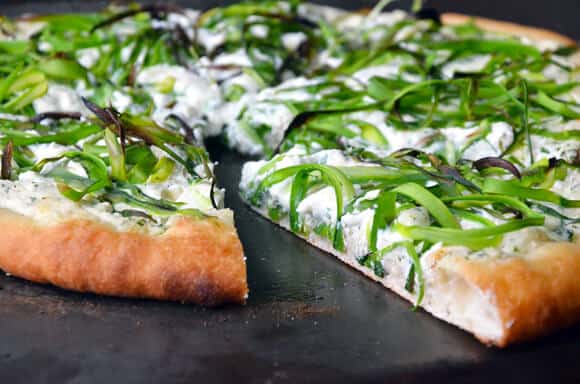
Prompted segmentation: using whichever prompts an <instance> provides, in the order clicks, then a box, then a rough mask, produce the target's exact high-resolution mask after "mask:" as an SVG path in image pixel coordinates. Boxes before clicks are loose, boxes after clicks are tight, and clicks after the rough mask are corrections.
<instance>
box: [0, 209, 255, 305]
mask: <svg viewBox="0 0 580 384" xmlns="http://www.w3.org/2000/svg"><path fill="white" fill-rule="evenodd" d="M0 228H1V231H0V268H2V269H3V270H4V271H5V272H8V273H10V274H12V275H15V276H18V277H21V278H24V279H27V280H30V281H34V282H38V283H50V284H53V285H56V286H58V287H61V288H65V289H69V290H74V291H79V292H92V293H97V294H102V295H110V296H122V297H134V298H149V299H159V300H172V301H182V302H193V303H198V304H202V305H207V306H215V305H220V304H223V303H228V302H229V303H244V302H245V299H246V297H247V293H248V287H247V282H246V265H245V259H244V253H243V249H242V245H241V243H240V240H239V238H238V235H237V233H236V230H235V228H234V227H233V226H232V225H229V224H226V223H225V222H223V221H220V220H218V219H214V218H210V219H200V220H194V219H188V218H180V219H179V220H177V221H176V223H175V224H174V225H172V226H171V227H170V228H169V229H168V230H167V231H166V232H165V233H163V234H162V235H158V236H150V235H146V234H141V233H135V232H119V231H116V230H114V229H112V228H109V227H106V226H104V225H101V224H99V223H95V222H92V221H89V220H70V221H66V222H63V223H59V224H55V225H50V226H40V225H37V224H36V223H35V222H34V221H33V220H32V219H30V218H27V217H24V216H21V215H17V214H14V213H12V212H10V211H7V210H0Z"/></svg>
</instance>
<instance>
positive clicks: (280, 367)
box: [0, 0, 580, 384]
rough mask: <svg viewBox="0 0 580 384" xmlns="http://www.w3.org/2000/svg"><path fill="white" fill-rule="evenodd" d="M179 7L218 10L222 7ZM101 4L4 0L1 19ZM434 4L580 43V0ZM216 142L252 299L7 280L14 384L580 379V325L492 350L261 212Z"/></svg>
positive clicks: (5, 317) (0, 302)
mask: <svg viewBox="0 0 580 384" xmlns="http://www.w3.org/2000/svg"><path fill="white" fill-rule="evenodd" d="M180 3H184V4H190V5H191V6H192V7H203V8H207V7H210V6H212V5H215V4H217V3H218V2H217V1H203V2H202V1H191V2H180ZM328 3H329V4H333V5H344V6H348V7H349V8H360V7H362V6H371V5H372V4H373V2H371V1H362V2H358V3H355V2H345V1H329V2H328ZM396 4H397V5H399V6H406V5H407V4H408V3H406V2H404V1H400V2H397V3H396ZM100 5H104V2H100V1H94V2H91V1H83V2H81V1H76V2H75V1H68V2H66V1H52V2H48V1H46V2H41V1H22V0H20V1H6V0H4V1H0V9H2V10H1V11H0V12H2V13H6V14H11V15H16V14H20V13H22V12H32V11H34V12H63V11H71V10H73V11H78V10H83V9H85V10H86V9H89V8H94V7H95V6H100ZM428 5H430V6H438V7H439V8H440V9H441V10H453V11H461V12H464V13H472V14H477V15H483V16H488V17H496V18H501V19H505V20H512V21H518V22H521V23H527V24H531V25H537V26H542V27H545V28H551V29H554V30H557V31H560V32H563V33H565V34H568V35H570V36H572V37H574V38H576V39H580V17H579V16H580V1H578V0H561V1H523V0H521V1H514V0H512V1H508V0H504V1H498V0H487V1H475V0H471V1H467V0H464V1H459V0H455V1H452V0H448V1H436V0H432V1H430V2H429V3H428ZM2 7H3V8H2ZM209 147H210V150H211V152H212V158H213V159H214V160H218V161H219V162H220V164H221V165H220V166H219V168H218V176H219V178H220V180H221V183H222V185H224V186H225V187H226V188H227V190H228V194H227V199H226V200H227V205H228V206H230V207H232V208H233V209H234V210H235V211H236V221H237V225H238V228H239V232H240V237H241V239H242V242H243V243H244V248H245V252H246V256H247V257H248V277H249V283H250V288H251V293H250V299H249V301H248V304H247V305H246V306H244V307H240V306H227V307H224V308H219V309H204V308H201V307H197V306H191V305H180V304H173V303H161V302H153V301H138V300H125V299H115V298H104V297H96V296H94V295H83V294H76V293H70V292H64V291H62V290H59V289H57V288H52V287H47V286H40V285H36V284H31V283H27V282H24V281H22V280H20V279H16V278H12V277H5V276H0V383H1V384H4V383H7V384H8V383H27V384H30V383H86V382H94V383H149V382H151V383H194V382H203V383H213V382H234V381H236V382H252V383H295V382H334V383H338V382H389V383H398V382H405V383H419V382H427V381H429V382H443V383H455V382H468V383H489V382H492V381H497V382H511V383H516V382H517V383H519V382H521V383H546V382H556V383H562V382H580V364H579V363H580V327H575V328H573V329H569V330H565V331H562V332H559V333H557V334H555V335H552V336H549V337H546V338H543V339H541V340H538V341H536V342H533V343H527V344H523V345H516V346H513V347H510V348H507V349H505V350H497V349H492V348H487V347H485V346H482V345H481V344H479V343H478V342H477V341H476V340H475V339H473V338H472V337H471V336H470V335H468V334H466V333H465V332H462V331H460V330H458V329H456V328H454V327H452V326H449V325H447V324H445V323H443V322H441V321H439V320H436V319H434V318H432V317H431V316H430V315H428V314H426V313H424V312H423V311H417V312H413V311H411V309H410V305H409V303H407V302H404V301H403V300H401V299H399V298H398V297H397V296H396V295H394V294H392V293H390V292H388V291H387V290H385V289H383V288H382V287H381V286H379V285H378V284H375V283H373V282H371V281H369V280H368V279H366V278H365V277H363V276H361V275H359V274H358V273H357V272H355V271H353V270H351V269H349V268H348V267H346V266H344V265H342V264H341V263H340V262H339V261H337V260H335V259H334V258H332V257H330V256H328V255H326V254H324V253H323V252H320V251H318V250H316V249H314V248H312V247H310V246H309V245H307V244H305V243H304V242H302V241H301V240H299V239H297V238H295V237H293V236H292V235H291V234H289V233H287V232H285V231H283V230H281V229H279V228H277V227H274V226H272V225H271V224H270V223H268V222H267V221H265V220H263V219H261V218H259V217H257V216H256V215H254V214H253V213H251V212H250V211H249V210H248V209H247V208H246V207H244V206H243V204H242V202H241V201H240V199H239V198H238V196H237V193H236V191H237V187H236V186H237V182H238V179H239V171H240V166H241V163H242V162H243V160H244V159H243V158H241V157H239V156H237V155H235V154H233V153H231V152H227V151H225V150H224V148H223V147H222V146H221V145H220V144H218V143H210V145H209Z"/></svg>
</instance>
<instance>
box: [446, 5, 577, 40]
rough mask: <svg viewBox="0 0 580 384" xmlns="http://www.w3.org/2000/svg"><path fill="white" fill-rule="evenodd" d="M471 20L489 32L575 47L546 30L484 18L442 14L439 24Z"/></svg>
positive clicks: (563, 37)
mask: <svg viewBox="0 0 580 384" xmlns="http://www.w3.org/2000/svg"><path fill="white" fill-rule="evenodd" d="M471 20H473V22H474V23H475V24H476V25H477V26H478V27H479V28H481V29H484V30H486V31H490V32H499V33H505V34H509V35H514V36H519V37H526V38H528V39H532V40H535V41H545V40H547V41H554V42H557V43H559V44H561V45H565V46H568V45H576V42H575V41H574V40H572V39H571V38H569V37H567V36H564V35H562V34H560V33H557V32H554V31H550V30H548V29H543V28H536V27H529V26H526V25H521V24H516V23H512V22H508V21H500V20H493V19H487V18H485V17H476V16H468V15H462V14H459V13H444V14H442V15H441V22H442V23H443V24H446V25H457V24H464V23H467V22H469V21H471Z"/></svg>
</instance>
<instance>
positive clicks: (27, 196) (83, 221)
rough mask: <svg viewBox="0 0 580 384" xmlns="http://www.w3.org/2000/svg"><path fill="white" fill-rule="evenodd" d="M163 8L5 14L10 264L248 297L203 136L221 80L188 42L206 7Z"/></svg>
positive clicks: (3, 195)
mask: <svg viewBox="0 0 580 384" xmlns="http://www.w3.org/2000/svg"><path fill="white" fill-rule="evenodd" d="M161 8H163V7H161ZM161 8H159V7H149V8H147V7H143V8H135V9H115V10H113V12H110V11H108V10H107V11H105V12H104V13H100V14H86V15H50V16H35V17H28V18H26V19H19V20H15V21H9V20H4V22H3V23H4V24H3V29H2V31H3V34H5V36H3V40H2V41H0V50H1V51H2V60H3V66H2V69H1V71H2V72H3V79H2V85H1V88H2V92H1V95H0V98H1V100H2V106H1V109H2V115H1V116H0V143H1V147H2V166H1V175H2V177H1V180H0V213H1V215H0V220H1V222H2V224H1V226H2V235H0V267H1V268H2V269H3V270H4V271H5V272H7V273H9V274H12V275H15V276H19V277H23V278H25V279H28V280H31V281H35V282H40V283H51V284H54V285H56V286H59V287H62V288H66V289H71V290H76V291H81V292H93V293H97V294H106V295H114V296H125V297H143V298H153V299H163V300H176V301H187V302H195V303H200V304H204V305H218V304H222V303H226V302H233V303H243V302H245V300H246V297H247V293H248V287H247V281H246V266H245V257H244V252H243V249H242V245H241V243H240V240H239V238H238V235H237V233H236V230H235V227H234V220H233V213H232V212H231V211H230V210H229V209H226V208H223V196H224V191H223V190H221V189H219V187H218V186H217V183H216V180H215V175H214V171H213V168H214V164H213V163H212V162H211V161H210V160H209V157H208V154H207V152H206V150H205V148H204V147H203V142H202V139H203V137H205V136H211V135H215V134H216V133H215V129H213V128H212V125H211V123H210V122H208V121H207V119H206V118H205V110H206V108H209V106H210V105H211V103H214V102H215V100H216V99H217V98H219V97H220V90H219V89H218V87H217V85H216V84H215V82H214V81H212V79H211V78H205V77H203V76H200V75H199V74H196V73H195V72H194V71H193V70H191V69H189V68H190V67H189V65H194V64H195V60H194V58H193V56H192V55H191V52H190V50H189V47H187V46H182V45H179V46H178V45H177V43H176V41H177V39H178V37H176V36H175V35H176V34H177V35H178V36H179V38H180V39H183V40H187V39H188V38H189V37H188V36H190V35H191V30H192V28H193V27H192V26H193V25H194V22H195V19H196V17H197V15H198V13H195V12H193V13H192V11H187V10H173V9H169V8H168V9H165V8H163V9H161ZM155 12H159V13H163V14H164V15H163V16H159V17H158V18H159V20H158V19H156V18H154V17H152V16H150V14H151V13H155ZM161 19H162V20H161ZM115 20H116V21H115ZM162 22H165V23H166V24H164V25H161V26H159V25H157V26H156V25H155V23H157V24H162ZM186 30H187V31H186ZM180 33H182V34H183V35H180ZM164 41H169V42H170V43H172V44H174V45H175V46H173V47H172V46H171V45H169V46H167V45H161V43H162V42H164ZM197 93H201V95H198V97H197V98H195V97H194V96H195V95H196V94H197Z"/></svg>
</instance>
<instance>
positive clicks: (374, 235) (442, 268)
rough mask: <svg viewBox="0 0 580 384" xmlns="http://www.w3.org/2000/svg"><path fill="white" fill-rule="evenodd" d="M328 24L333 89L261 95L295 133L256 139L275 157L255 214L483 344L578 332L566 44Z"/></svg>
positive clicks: (252, 173)
mask: <svg viewBox="0 0 580 384" xmlns="http://www.w3.org/2000/svg"><path fill="white" fill-rule="evenodd" d="M324 12H325V13H326V14H327V16H326V17H327V19H332V20H334V27H335V28H337V30H339V31H341V33H342V34H343V35H342V37H343V39H342V40H341V42H342V44H344V45H343V47H342V52H345V53H344V55H343V56H342V57H340V60H339V62H338V63H333V64H335V68H334V69H332V70H330V71H329V72H328V73H326V74H320V75H319V76H316V77H312V78H310V79H308V80H307V81H303V82H302V83H301V84H295V83H289V84H288V86H286V84H284V83H283V84H281V85H279V86H278V87H276V88H275V89H273V90H272V91H270V92H268V91H267V90H265V91H263V92H262V93H263V94H268V97H267V98H266V97H264V98H263V99H262V100H261V101H260V102H261V103H266V104H268V103H269V104H272V105H276V106H278V107H277V108H286V110H287V111H288V112H289V113H287V115H288V116H289V117H287V118H286V121H287V123H286V124H282V129H281V130H280V131H278V134H277V137H279V138H281V139H282V142H281V143H280V142H277V141H274V143H273V145H272V144H271V141H269V140H263V141H262V149H261V151H262V152H263V153H268V152H270V153H273V154H274V155H273V156H271V157H270V159H269V160H261V161H251V162H248V163H246V164H245V165H244V168H243V172H242V178H241V182H240V189H241V193H242V196H243V197H244V199H245V200H246V201H247V203H248V204H249V205H250V206H251V207H252V208H253V209H254V210H255V211H257V212H258V213H260V214H261V215H263V216H265V217H267V218H269V219H270V220H272V221H273V222H275V223H277V224H279V225H280V226H282V227H284V228H286V229H288V230H290V231H292V232H293V233H295V234H297V235H298V236H300V237H302V238H303V239H305V240H307V241H308V242H310V243H311V244H313V245H315V246H316V247H318V248H320V249H322V250H325V251H327V252H329V253H331V254H333V255H335V256H336V257H338V258H339V259H340V260H342V261H343V262H345V263H347V264H348V265H350V266H351V267H353V268H355V269H357V270H359V271H360V272H362V273H364V274H365V275H367V276H368V277H370V278H371V279H373V280H376V281H378V282H380V283H381V284H383V285H384V286H386V287H388V288H390V289H392V290H393V291H395V292H396V293H397V294H399V295H400V296H402V297H404V298H405V299H408V300H410V301H412V302H413V303H414V305H415V307H422V308H424V309H425V310H427V311H428V312H430V313H432V314H433V315H434V316H436V317H438V318H441V319H443V320H445V321H447V322H449V323H452V324H454V325H456V326H458V327H460V328H463V329H465V330H467V331H469V332H471V333H473V334H474V335H475V336H476V337H477V338H479V339H480V340H482V341H483V342H485V343H488V344H494V345H497V346H505V345H507V344H510V343H513V342H517V341H522V340H527V339H530V338H534V337H537V336H538V335H540V334H544V333H547V332H549V331H551V330H553V329H556V328H560V327H564V326H567V325H570V324H573V323H575V322H578V321H579V320H580V295H579V293H580V283H579V282H578V279H577V277H576V276H577V274H578V272H579V271H580V226H579V224H580V220H579V218H580V187H579V185H580V184H579V182H580V178H579V177H580V172H579V171H578V165H579V164H580V163H579V159H580V139H579V137H578V132H579V131H578V129H579V125H578V121H579V120H578V119H579V118H580V106H579V105H578V83H577V73H578V70H577V68H578V56H577V55H576V56H575V49H574V48H567V47H565V46H563V45H562V43H564V44H568V43H569V40H567V39H563V38H561V37H557V38H556V40H557V41H556V42H553V41H552V42H545V41H543V42H535V41H533V40H532V39H533V38H534V37H535V36H536V34H535V33H530V29H527V28H525V27H518V26H514V25H508V24H505V23H496V22H493V23H492V22H490V21H487V20H475V21H473V20H471V19H467V18H462V17H458V16H453V15H452V16H446V15H444V17H443V21H445V22H449V23H450V24H453V25H440V24H438V21H439V20H438V19H437V18H434V19H433V18H431V19H430V20H419V19H417V18H414V17H411V16H406V15H405V14H401V13H400V12H394V13H383V14H380V13H377V14H375V13H373V12H371V14H367V15H361V14H345V13H343V12H335V11H333V10H329V9H325V10H324ZM329 13H330V16H328V14H329ZM456 22H460V23H456ZM482 27H483V28H484V29H482ZM498 27H499V28H498ZM506 27H507V28H506ZM487 29H492V30H495V32H488V31H487ZM498 32H504V33H501V34H500V33H498ZM510 32H513V33H515V34H522V33H523V35H524V36H526V37H522V38H513V37H511V35H510ZM539 35H540V37H542V38H544V39H545V38H548V39H549V38H552V37H554V36H555V35H552V34H545V33H541V34H539ZM286 90H290V91H291V92H287V91H286ZM289 93H290V94H291V96H288V94H289ZM280 106H281V107H280ZM259 107H260V106H259V105H257V104H256V105H254V106H252V107H250V108H259ZM246 113H250V109H248V110H247V111H246ZM271 116H274V114H271ZM250 117H251V115H249V118H250ZM272 119H273V120H274V118H272ZM260 124H263V122H260ZM270 126H271V130H270V131H267V132H269V134H270V136H264V137H265V138H266V139H269V138H271V137H272V135H271V132H274V131H276V127H278V126H279V125H278V120H274V121H272V123H271V124H270ZM285 127H288V129H287V130H285ZM261 131H265V130H263V129H262V130H261ZM255 132H260V130H258V129H256V130H255ZM269 144H270V145H269ZM268 145H269V146H268Z"/></svg>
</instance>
